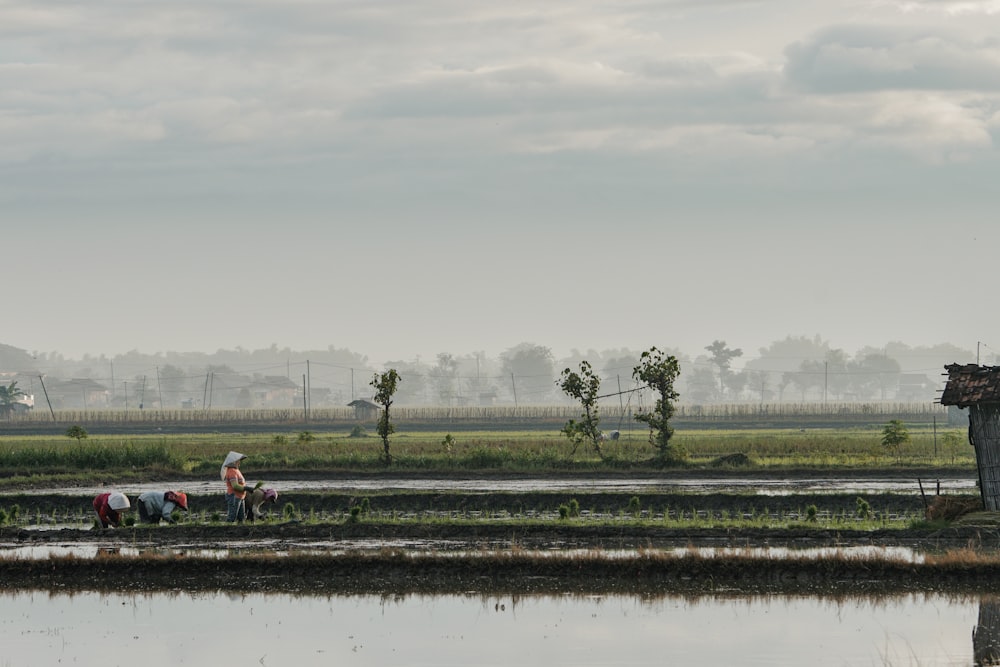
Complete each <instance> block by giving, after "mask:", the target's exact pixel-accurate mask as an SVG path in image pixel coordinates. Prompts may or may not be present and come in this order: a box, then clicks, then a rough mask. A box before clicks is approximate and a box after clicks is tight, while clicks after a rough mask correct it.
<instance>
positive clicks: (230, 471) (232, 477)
mask: <svg viewBox="0 0 1000 667" xmlns="http://www.w3.org/2000/svg"><path fill="white" fill-rule="evenodd" d="M233 482H236V483H237V484H239V485H240V486H246V483H247V482H246V480H245V479H244V478H243V473H241V472H240V469H239V468H226V493H232V494H235V495H236V497H237V498H239V499H240V500H243V499H244V498H246V497H247V491H246V489H243V490H242V491H237V490H236V489H234V488H233Z"/></svg>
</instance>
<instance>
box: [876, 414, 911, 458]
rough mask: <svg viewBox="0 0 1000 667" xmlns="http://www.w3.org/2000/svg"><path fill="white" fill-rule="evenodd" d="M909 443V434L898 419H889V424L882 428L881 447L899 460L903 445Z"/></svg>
mask: <svg viewBox="0 0 1000 667" xmlns="http://www.w3.org/2000/svg"><path fill="white" fill-rule="evenodd" d="M909 441H910V432H909V431H907V430H906V426H905V425H904V424H903V422H902V421H900V420H899V419H890V420H889V423H888V424H886V425H885V426H884V427H883V428H882V446H883V447H885V448H886V449H887V450H891V451H892V452H894V453H895V454H896V458H897V459H898V458H899V454H900V450H901V449H902V447H903V445H905V444H906V443H908V442H909Z"/></svg>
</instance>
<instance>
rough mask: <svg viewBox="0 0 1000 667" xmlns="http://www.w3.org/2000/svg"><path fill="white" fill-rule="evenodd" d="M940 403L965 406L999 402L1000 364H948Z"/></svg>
mask: <svg viewBox="0 0 1000 667" xmlns="http://www.w3.org/2000/svg"><path fill="white" fill-rule="evenodd" d="M945 370H947V371H948V382H947V383H946V384H945V386H944V391H943V392H942V393H941V398H940V401H939V402H940V403H941V405H957V406H958V407H960V408H965V407H968V406H970V405H976V404H979V403H1000V366H980V365H979V364H965V365H961V364H950V365H948V366H945Z"/></svg>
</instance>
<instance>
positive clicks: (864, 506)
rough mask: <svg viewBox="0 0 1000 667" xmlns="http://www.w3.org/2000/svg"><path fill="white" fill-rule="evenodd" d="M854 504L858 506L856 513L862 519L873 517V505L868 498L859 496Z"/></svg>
mask: <svg viewBox="0 0 1000 667" xmlns="http://www.w3.org/2000/svg"><path fill="white" fill-rule="evenodd" d="M854 504H855V506H856V507H857V510H856V512H855V514H857V516H858V518H860V519H870V518H872V506H871V504H870V503H869V502H868V501H867V500H865V499H864V498H862V497H860V496H858V499H857V500H856V501H854Z"/></svg>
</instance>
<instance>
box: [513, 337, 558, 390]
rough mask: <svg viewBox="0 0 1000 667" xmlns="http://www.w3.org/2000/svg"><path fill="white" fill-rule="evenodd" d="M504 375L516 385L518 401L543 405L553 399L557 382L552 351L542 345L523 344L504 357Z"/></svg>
mask: <svg viewBox="0 0 1000 667" xmlns="http://www.w3.org/2000/svg"><path fill="white" fill-rule="evenodd" d="M502 358H503V370H504V374H505V375H507V376H510V377H511V378H512V380H513V381H514V382H515V383H516V384H515V387H514V388H512V391H516V393H517V399H518V401H520V402H522V403H541V402H544V401H547V400H550V399H551V398H552V386H553V383H554V381H555V371H554V366H553V364H554V361H553V356H552V350H550V349H549V348H547V347H543V346H541V345H534V344H532V343H521V344H520V345H516V346H515V347H512V348H510V349H509V350H507V351H506V352H504V353H503V355H502Z"/></svg>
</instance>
